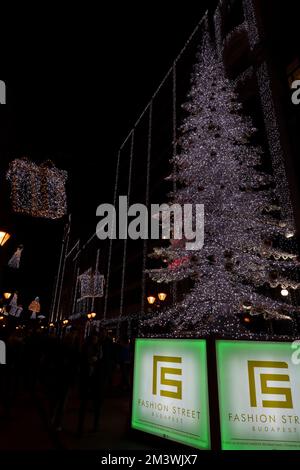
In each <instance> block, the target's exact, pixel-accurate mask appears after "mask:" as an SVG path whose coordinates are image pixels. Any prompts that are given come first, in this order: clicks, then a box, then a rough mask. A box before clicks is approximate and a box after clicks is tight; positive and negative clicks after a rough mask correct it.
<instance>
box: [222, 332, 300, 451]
mask: <svg viewBox="0 0 300 470" xmlns="http://www.w3.org/2000/svg"><path fill="white" fill-rule="evenodd" d="M216 348H217V369H218V385H219V404H220V421H221V441H222V449H224V450H230V449H233V450H234V449H236V450H243V449H245V450H246V449H249V450H251V449H257V450H270V449H277V450H288V449H290V450H295V449H300V365H299V364H298V362H299V361H294V360H293V353H294V350H293V349H292V347H291V343H277V342H276V343H275V342H256V341H225V340H220V341H217V343H216Z"/></svg>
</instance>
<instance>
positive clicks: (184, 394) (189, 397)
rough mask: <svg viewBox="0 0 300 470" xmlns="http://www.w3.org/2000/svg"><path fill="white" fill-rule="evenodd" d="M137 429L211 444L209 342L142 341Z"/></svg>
mask: <svg viewBox="0 0 300 470" xmlns="http://www.w3.org/2000/svg"><path fill="white" fill-rule="evenodd" d="M132 427H133V428H135V429H138V430H140V431H144V432H148V433H151V434H155V435H157V436H161V437H163V438H166V439H171V440H173V441H177V442H180V443H183V444H187V445H190V446H193V447H196V448H198V449H209V448H210V430H209V408H208V385H207V365H206V341H205V340H189V339H187V340H186V339H183V340H180V339H170V340H169V339H137V340H136V343H135V361H134V384H133V403H132Z"/></svg>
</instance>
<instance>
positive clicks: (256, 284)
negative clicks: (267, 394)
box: [145, 35, 300, 337]
mask: <svg viewBox="0 0 300 470" xmlns="http://www.w3.org/2000/svg"><path fill="white" fill-rule="evenodd" d="M184 109H185V111H186V112H187V117H186V119H185V120H184V122H183V124H182V126H181V128H180V135H181V138H180V142H179V147H180V149H179V152H178V154H177V156H176V157H175V158H174V159H173V165H174V171H173V173H172V175H171V179H173V180H175V181H176V184H177V188H178V189H177V190H176V191H175V192H173V194H172V195H171V201H170V202H171V203H179V204H187V203H189V204H190V203H193V204H204V208H205V239H204V247H203V248H202V249H201V250H199V251H187V250H186V249H185V244H184V243H183V242H180V241H176V240H171V245H170V246H169V247H167V248H161V247H158V248H156V249H155V250H154V253H152V254H151V256H152V257H154V258H161V259H162V260H164V262H165V263H166V262H167V263H168V265H167V267H166V268H161V269H153V270H148V274H149V276H150V278H151V279H152V280H155V281H157V282H174V281H177V282H178V281H181V280H182V279H186V278H191V279H192V282H193V286H192V288H191V289H190V291H189V292H187V293H186V295H185V297H184V298H183V300H181V301H180V302H177V303H175V304H174V305H173V306H172V307H170V308H169V309H168V310H166V311H164V312H161V313H160V314H159V315H156V316H154V317H153V318H152V319H151V320H148V321H147V322H146V323H145V324H146V328H145V330H147V329H148V331H149V327H153V331H159V332H164V333H165V334H167V335H168V334H169V335H170V336H174V335H175V336H176V335H178V336H181V335H184V334H187V335H190V336H194V335H197V334H198V335H206V334H211V333H213V334H221V335H225V336H226V335H228V336H236V337H240V336H241V335H244V334H245V336H252V335H254V336H257V335H258V336H259V335H260V330H259V329H258V330H257V329H256V331H255V333H254V332H253V331H251V329H249V328H247V326H248V325H247V323H249V324H252V323H255V322H256V320H257V319H258V318H260V320H261V323H262V324H263V323H264V324H266V325H267V326H266V329H265V331H264V332H263V330H261V333H263V334H264V335H268V334H269V335H273V334H274V331H273V326H272V324H274V323H276V322H278V323H277V324H281V323H282V324H285V326H287V325H288V331H289V334H290V335H292V334H293V332H294V331H295V321H294V313H295V312H296V311H298V309H297V307H295V305H292V303H294V302H292V301H291V292H292V291H293V293H294V292H295V290H296V289H298V288H299V287H300V284H299V283H298V282H297V280H298V269H299V262H298V257H297V253H296V251H295V242H294V241H293V238H294V235H295V230H294V223H293V221H291V220H288V221H287V220H283V218H282V215H281V212H280V207H278V202H277V198H276V185H275V183H274V181H273V177H272V172H271V171H270V172H269V173H267V172H266V171H265V170H264V166H263V165H262V162H263V159H264V150H263V149H262V148H261V147H260V146H258V145H255V144H254V141H255V136H256V134H257V129H255V128H254V127H253V124H252V121H251V119H250V118H249V117H247V116H246V115H245V113H244V111H243V109H242V105H241V104H240V103H239V102H238V98H237V94H236V92H235V90H234V85H233V84H232V83H231V82H230V80H229V79H227V78H226V77H225V73H224V69H223V65H222V63H221V62H220V60H219V59H218V57H217V54H216V52H215V50H214V47H213V46H212V44H211V42H210V40H209V38H208V35H206V37H205V38H204V40H203V45H202V48H201V53H199V54H198V57H197V64H196V66H195V68H194V72H193V76H192V86H191V91H190V93H189V95H188V100H187V102H186V104H185V105H184ZM286 294H287V295H286ZM270 325H271V327H270ZM249 326H251V325H249ZM155 329H156V330H155Z"/></svg>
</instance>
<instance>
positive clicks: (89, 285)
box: [79, 268, 104, 298]
mask: <svg viewBox="0 0 300 470" xmlns="http://www.w3.org/2000/svg"><path fill="white" fill-rule="evenodd" d="M79 285H80V297H81V298H85V297H103V292H104V276H103V274H100V273H99V272H98V271H97V272H95V273H93V272H92V269H91V268H90V269H88V270H87V271H85V272H84V273H83V274H81V275H80V276H79Z"/></svg>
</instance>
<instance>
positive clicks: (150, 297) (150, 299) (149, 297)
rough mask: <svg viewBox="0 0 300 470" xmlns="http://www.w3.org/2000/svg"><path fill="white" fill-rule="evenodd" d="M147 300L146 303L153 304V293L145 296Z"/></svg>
mask: <svg viewBox="0 0 300 470" xmlns="http://www.w3.org/2000/svg"><path fill="white" fill-rule="evenodd" d="M147 300H148V304H150V305H153V304H154V302H155V300H156V298H155V297H154V296H153V295H149V296H148V297H147Z"/></svg>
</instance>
